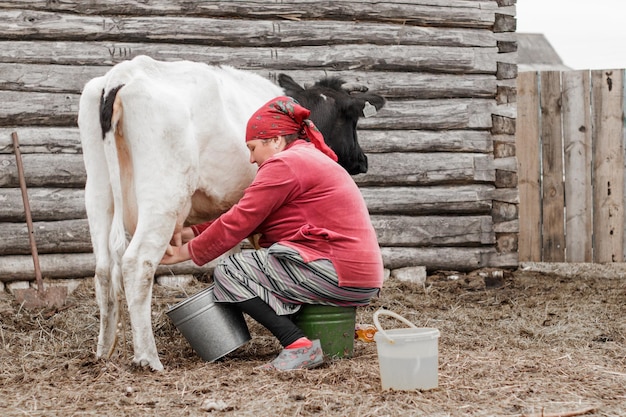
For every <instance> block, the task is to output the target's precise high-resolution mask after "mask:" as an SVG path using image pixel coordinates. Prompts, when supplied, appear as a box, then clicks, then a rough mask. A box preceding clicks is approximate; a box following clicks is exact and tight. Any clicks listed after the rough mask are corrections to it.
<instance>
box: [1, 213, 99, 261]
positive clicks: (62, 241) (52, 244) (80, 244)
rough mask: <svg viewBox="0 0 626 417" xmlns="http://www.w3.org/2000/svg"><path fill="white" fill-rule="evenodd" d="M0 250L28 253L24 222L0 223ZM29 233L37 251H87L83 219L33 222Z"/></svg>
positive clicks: (86, 226) (10, 253) (87, 229)
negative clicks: (31, 231) (31, 230)
mask: <svg viewBox="0 0 626 417" xmlns="http://www.w3.org/2000/svg"><path fill="white" fill-rule="evenodd" d="M0 230H2V239H1V240H0V253H2V254H4V255H28V254H29V253H31V249H30V241H29V233H28V229H27V228H26V224H25V223H0ZM33 234H34V236H35V242H36V244H37V251H38V252H39V253H78V252H91V251H92V247H91V237H90V235H89V225H88V224H87V220H86V219H82V220H60V221H51V222H34V223H33Z"/></svg>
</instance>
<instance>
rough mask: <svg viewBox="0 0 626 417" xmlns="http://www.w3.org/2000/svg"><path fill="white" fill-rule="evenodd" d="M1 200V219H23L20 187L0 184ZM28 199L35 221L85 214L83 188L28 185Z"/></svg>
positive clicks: (82, 215) (23, 220)
mask: <svg viewBox="0 0 626 417" xmlns="http://www.w3.org/2000/svg"><path fill="white" fill-rule="evenodd" d="M20 147H21V146H20ZM0 201H1V202H2V204H0V222H25V221H26V216H25V214H24V205H23V201H22V192H21V190H20V189H19V188H0ZM28 201H29V205H30V211H31V216H32V219H33V221H36V222H38V221H53V220H71V219H84V218H86V212H85V191H84V190H83V189H82V188H80V189H79V188H29V189H28Z"/></svg>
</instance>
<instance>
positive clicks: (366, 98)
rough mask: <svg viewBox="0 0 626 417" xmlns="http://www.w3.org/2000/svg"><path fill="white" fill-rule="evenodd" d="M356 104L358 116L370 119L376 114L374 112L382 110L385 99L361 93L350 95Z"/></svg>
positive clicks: (376, 95)
mask: <svg viewBox="0 0 626 417" xmlns="http://www.w3.org/2000/svg"><path fill="white" fill-rule="evenodd" d="M352 97H354V98H355V99H356V101H357V103H358V106H359V112H360V116H362V117H370V116H373V115H374V114H376V112H377V111H378V110H380V109H382V108H383V106H384V105H385V99H384V98H383V97H382V96H379V95H378V94H373V93H362V94H352Z"/></svg>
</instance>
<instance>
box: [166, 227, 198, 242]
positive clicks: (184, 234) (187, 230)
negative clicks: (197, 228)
mask: <svg viewBox="0 0 626 417" xmlns="http://www.w3.org/2000/svg"><path fill="white" fill-rule="evenodd" d="M194 237H196V236H195V234H194V233H193V229H192V228H191V227H183V228H182V230H181V231H180V232H174V236H172V240H170V245H172V246H181V245H182V244H183V243H187V242H189V241H190V240H191V239H193V238H194Z"/></svg>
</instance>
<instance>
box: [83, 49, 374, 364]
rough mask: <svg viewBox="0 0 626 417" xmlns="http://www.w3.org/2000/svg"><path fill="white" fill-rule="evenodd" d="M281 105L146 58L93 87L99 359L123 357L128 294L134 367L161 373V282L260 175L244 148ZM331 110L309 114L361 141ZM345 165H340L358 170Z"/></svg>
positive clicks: (267, 93) (262, 90)
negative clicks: (171, 249)
mask: <svg viewBox="0 0 626 417" xmlns="http://www.w3.org/2000/svg"><path fill="white" fill-rule="evenodd" d="M292 82H293V80H292ZM293 84H295V83H293ZM295 85H297V84H295ZM299 93H302V91H299ZM283 94H285V91H284V90H283V89H282V88H280V87H279V86H277V85H275V84H274V83H272V82H270V81H269V80H267V79H265V78H263V77H261V76H258V75H256V74H254V73H250V72H245V71H241V70H236V69H234V68H231V67H228V66H219V67H218V66H209V65H206V64H202V63H195V62H189V61H177V62H161V61H155V60H153V59H151V58H149V57H146V56H139V57H136V58H134V59H133V60H130V61H125V62H122V63H120V64H117V65H116V66H114V67H113V68H112V69H111V70H110V71H109V72H108V73H107V74H106V75H104V76H102V77H98V78H94V79H93V80H91V81H89V82H88V83H87V84H86V85H85V88H84V90H83V93H82V95H81V99H80V106H79V113H78V125H79V130H80V138H81V143H82V149H83V157H84V162H85V168H86V171H87V182H86V186H85V205H86V211H87V217H88V220H89V228H90V232H91V240H92V245H93V251H94V255H95V259H96V270H95V288H96V298H97V301H98V305H99V308H100V331H99V336H98V345H97V351H96V355H97V356H98V357H108V356H109V355H110V354H111V353H112V351H113V349H114V347H115V342H116V328H117V323H118V320H119V307H120V306H119V305H120V298H121V296H122V294H124V295H125V297H126V302H127V305H128V309H129V315H130V320H131V327H132V335H133V349H134V357H133V363H135V364H137V365H139V366H149V367H150V368H151V369H153V370H162V369H163V365H162V364H161V361H160V359H159V355H158V353H157V348H156V344H155V340H154V335H153V332H152V322H151V298H152V285H153V279H154V273H155V270H156V268H157V266H158V264H159V261H160V260H161V258H162V256H163V254H164V252H165V250H166V248H167V246H168V244H169V242H170V240H171V239H172V236H174V235H176V234H177V233H178V232H180V230H181V229H182V227H183V224H185V223H186V222H187V223H197V222H202V221H207V220H210V219H213V218H215V217H217V216H218V215H219V214H221V213H223V212H224V211H226V210H227V209H228V208H229V207H231V206H232V205H233V204H234V203H235V202H237V201H238V199H239V198H240V197H241V196H242V195H243V190H244V188H245V187H246V186H247V185H249V184H250V182H251V181H252V179H253V177H254V174H255V170H256V165H254V164H250V163H249V155H248V150H247V148H246V146H245V141H244V138H245V127H246V123H247V121H248V119H249V117H250V116H251V115H252V114H253V113H254V111H256V110H257V109H258V108H259V107H260V106H261V105H262V104H264V103H265V102H267V101H268V100H270V99H271V98H274V97H277V96H279V95H283ZM344 94H345V97H346V98H347V99H349V100H350V102H352V98H351V97H350V96H349V95H348V94H347V93H344ZM326 97H330V95H329V94H327V95H326ZM371 101H374V100H373V99H372V100H371ZM325 102H326V103H328V104H329V105H328V106H320V107H316V108H315V109H313V113H314V114H315V113H318V115H317V116H315V120H316V121H317V122H318V123H320V125H321V126H324V125H325V123H326V122H327V120H331V121H330V124H331V126H353V129H352V130H354V124H355V123H356V120H352V119H349V121H345V122H341V121H335V120H334V119H333V118H334V117H340V118H341V117H345V116H344V115H343V114H344V113H342V111H337V110H335V109H334V108H333V106H335V105H336V104H334V103H338V102H339V103H341V102H342V101H341V99H335V100H334V101H325ZM331 103H333V104H331ZM378 103H379V105H380V106H382V101H379V102H378ZM320 115H321V116H320ZM333 129H334V128H331V130H333ZM342 129H343V128H342ZM346 132H347V133H346ZM328 135H329V137H334V140H335V141H337V143H340V142H343V141H346V142H350V143H351V141H353V140H355V138H356V134H355V133H354V132H352V131H349V130H345V131H343V130H342V131H341V132H339V135H335V133H334V131H332V132H331V133H328ZM342 136H346V138H345V139H342ZM331 146H332V145H331ZM350 146H351V147H352V149H354V146H353V145H350ZM338 153H339V154H340V155H343V158H344V161H351V160H353V159H355V158H354V157H353V158H351V157H350V155H346V154H345V153H344V152H342V151H338ZM361 153H362V152H361ZM359 157H360V156H359ZM357 165H358V164H357ZM349 169H352V168H349ZM362 169H363V168H361V172H362ZM129 238H130V239H129Z"/></svg>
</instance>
